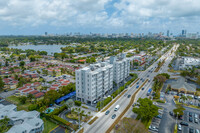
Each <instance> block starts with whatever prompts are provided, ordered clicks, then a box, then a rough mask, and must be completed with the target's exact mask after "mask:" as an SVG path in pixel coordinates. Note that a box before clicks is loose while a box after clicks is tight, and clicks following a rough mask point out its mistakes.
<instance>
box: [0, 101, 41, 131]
mask: <svg viewBox="0 0 200 133" xmlns="http://www.w3.org/2000/svg"><path fill="white" fill-rule="evenodd" d="M16 108H17V106H15V105H13V104H11V105H2V104H0V114H1V115H0V119H3V118H4V117H5V116H7V117H8V118H9V119H10V120H11V121H12V122H15V121H17V124H15V123H14V125H13V126H12V127H11V128H10V130H9V131H8V132H7V133H20V132H30V131H31V130H32V129H36V128H39V127H41V125H42V124H43V121H42V120H41V119H40V118H38V116H39V115H40V113H39V112H37V111H30V112H26V111H24V110H21V111H16Z"/></svg>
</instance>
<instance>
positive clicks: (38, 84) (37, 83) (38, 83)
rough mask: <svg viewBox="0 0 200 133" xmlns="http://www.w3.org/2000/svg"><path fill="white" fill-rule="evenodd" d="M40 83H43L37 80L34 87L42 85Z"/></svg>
mask: <svg viewBox="0 0 200 133" xmlns="http://www.w3.org/2000/svg"><path fill="white" fill-rule="evenodd" d="M40 85H41V83H40V82H35V83H33V86H34V87H38V86H40Z"/></svg>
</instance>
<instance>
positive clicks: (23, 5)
mask: <svg viewBox="0 0 200 133" xmlns="http://www.w3.org/2000/svg"><path fill="white" fill-rule="evenodd" d="M199 5H200V1H199V0H182V1H179V0H1V1H0V35H42V34H44V33H45V32H48V33H50V34H56V33H57V34H65V33H70V32H73V33H74V32H80V33H90V32H92V33H148V32H153V33H156V32H164V33H165V35H166V34H167V30H169V31H170V33H174V34H175V35H177V34H181V31H182V30H183V29H186V30H187V33H189V32H195V33H196V32H199V31H200V27H199V23H200V13H199V12H200V6H199Z"/></svg>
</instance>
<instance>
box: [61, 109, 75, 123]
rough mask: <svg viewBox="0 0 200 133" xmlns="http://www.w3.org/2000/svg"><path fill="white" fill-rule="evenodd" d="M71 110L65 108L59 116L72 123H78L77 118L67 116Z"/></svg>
mask: <svg viewBox="0 0 200 133" xmlns="http://www.w3.org/2000/svg"><path fill="white" fill-rule="evenodd" d="M69 112H70V110H64V111H63V112H61V113H60V114H59V117H60V118H62V119H65V120H67V121H69V122H71V123H72V124H78V122H77V120H73V119H69V118H67V117H66V114H67V113H69Z"/></svg>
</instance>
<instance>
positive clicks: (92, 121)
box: [88, 116, 99, 125]
mask: <svg viewBox="0 0 200 133" xmlns="http://www.w3.org/2000/svg"><path fill="white" fill-rule="evenodd" d="M98 118H99V117H97V116H95V117H94V119H92V120H91V121H90V122H89V123H88V124H89V125H92V123H94V122H95V121H96V120H97V119H98Z"/></svg>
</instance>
